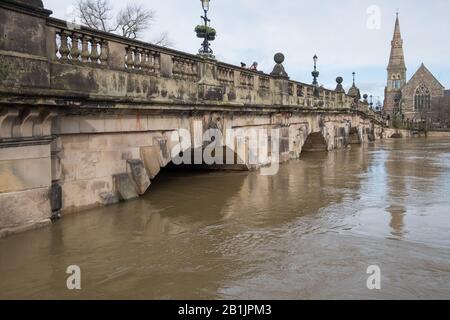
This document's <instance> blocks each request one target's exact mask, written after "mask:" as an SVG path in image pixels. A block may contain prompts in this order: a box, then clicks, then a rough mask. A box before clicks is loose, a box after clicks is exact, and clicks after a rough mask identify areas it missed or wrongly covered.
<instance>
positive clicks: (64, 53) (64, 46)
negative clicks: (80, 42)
mask: <svg viewBox="0 0 450 320" xmlns="http://www.w3.org/2000/svg"><path fill="white" fill-rule="evenodd" d="M60 37H61V46H60V47H59V53H60V54H61V60H63V61H67V60H68V59H69V53H70V49H69V46H68V43H67V33H66V31H64V30H63V31H61V33H60Z"/></svg>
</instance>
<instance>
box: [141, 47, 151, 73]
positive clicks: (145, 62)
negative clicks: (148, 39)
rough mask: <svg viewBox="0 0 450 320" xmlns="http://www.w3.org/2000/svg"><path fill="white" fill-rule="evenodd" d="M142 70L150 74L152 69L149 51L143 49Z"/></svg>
mask: <svg viewBox="0 0 450 320" xmlns="http://www.w3.org/2000/svg"><path fill="white" fill-rule="evenodd" d="M141 68H142V70H143V71H145V72H148V71H149V69H150V64H149V54H148V50H145V49H143V50H142V52H141Z"/></svg>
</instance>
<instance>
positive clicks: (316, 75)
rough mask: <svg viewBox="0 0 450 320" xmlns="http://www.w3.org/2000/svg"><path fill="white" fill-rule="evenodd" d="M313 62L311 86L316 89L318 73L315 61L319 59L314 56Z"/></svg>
mask: <svg viewBox="0 0 450 320" xmlns="http://www.w3.org/2000/svg"><path fill="white" fill-rule="evenodd" d="M313 60H314V71H313V72H312V73H311V74H312V76H313V83H312V84H313V85H314V86H316V87H317V86H318V85H319V83H318V82H317V78H318V77H319V74H320V73H319V71H317V60H319V58H318V57H317V55H316V54H315V55H314V57H313Z"/></svg>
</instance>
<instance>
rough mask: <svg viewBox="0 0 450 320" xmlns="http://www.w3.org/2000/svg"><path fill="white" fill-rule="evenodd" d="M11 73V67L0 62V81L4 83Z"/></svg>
mask: <svg viewBox="0 0 450 320" xmlns="http://www.w3.org/2000/svg"><path fill="white" fill-rule="evenodd" d="M10 73H11V65H10V64H9V63H7V62H6V61H3V60H0V81H4V80H6V79H7V78H8V76H9V74H10Z"/></svg>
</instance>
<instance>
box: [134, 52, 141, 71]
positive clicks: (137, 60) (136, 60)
mask: <svg viewBox="0 0 450 320" xmlns="http://www.w3.org/2000/svg"><path fill="white" fill-rule="evenodd" d="M141 53H142V49H140V48H136V50H134V68H135V69H137V70H140V69H141V67H142V56H141Z"/></svg>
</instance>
